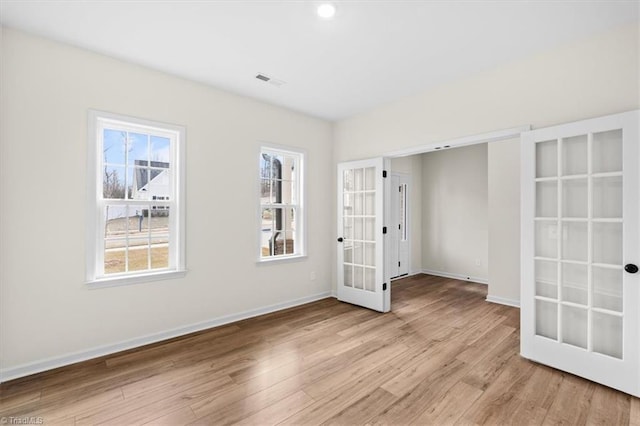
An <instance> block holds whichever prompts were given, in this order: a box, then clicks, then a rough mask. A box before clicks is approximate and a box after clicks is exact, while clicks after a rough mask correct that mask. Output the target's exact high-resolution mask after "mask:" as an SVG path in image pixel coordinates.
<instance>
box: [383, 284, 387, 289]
mask: <svg viewBox="0 0 640 426" xmlns="http://www.w3.org/2000/svg"><path fill="white" fill-rule="evenodd" d="M382 291H387V283H383V284H382Z"/></svg>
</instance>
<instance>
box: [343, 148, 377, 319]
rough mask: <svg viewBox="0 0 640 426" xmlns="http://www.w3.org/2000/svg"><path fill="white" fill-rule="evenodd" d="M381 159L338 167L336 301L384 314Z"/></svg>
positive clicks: (344, 164)
mask: <svg viewBox="0 0 640 426" xmlns="http://www.w3.org/2000/svg"><path fill="white" fill-rule="evenodd" d="M382 165H383V160H382V159H372V160H363V161H356V162H349V163H341V164H340V165H339V167H338V206H339V209H338V298H339V299H340V300H343V301H345V302H349V303H353V304H357V305H360V306H365V307H368V308H371V309H375V310H379V311H383V310H384V305H385V303H384V297H383V288H382V285H383V282H382V281H383V277H384V275H383V272H384V268H383V263H384V262H383V259H384V257H383V250H384V247H383V236H382V217H383V199H382V197H383V186H384V185H383V177H382Z"/></svg>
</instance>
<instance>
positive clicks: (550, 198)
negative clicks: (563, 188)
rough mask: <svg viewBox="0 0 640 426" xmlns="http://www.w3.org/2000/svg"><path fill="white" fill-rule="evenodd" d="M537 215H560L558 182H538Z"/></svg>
mask: <svg viewBox="0 0 640 426" xmlns="http://www.w3.org/2000/svg"><path fill="white" fill-rule="evenodd" d="M536 216H537V217H557V216H558V182H555V181H554V182H537V183H536Z"/></svg>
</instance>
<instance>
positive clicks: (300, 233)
mask: <svg viewBox="0 0 640 426" xmlns="http://www.w3.org/2000/svg"><path fill="white" fill-rule="evenodd" d="M265 150H266V151H272V152H278V153H282V154H284V155H296V156H298V157H299V158H300V164H299V169H300V170H299V172H298V178H299V180H300V183H299V190H298V199H299V200H300V201H299V202H298V216H299V219H300V222H299V224H298V225H297V226H298V229H297V230H296V238H297V240H298V243H297V244H298V245H297V247H299V248H300V252H299V253H295V254H291V255H279V256H270V257H263V256H262V235H261V232H260V230H261V228H262V203H261V202H260V176H259V170H260V164H261V163H260V162H261V158H262V151H265ZM256 157H257V159H258V163H257V167H256V170H257V171H258V175H257V177H256V179H255V182H256V200H258V207H257V215H256V229H258V230H259V232H257V238H256V246H257V250H256V252H257V254H258V259H257V261H256V263H258V264H262V265H267V264H274V263H284V262H291V261H298V260H303V259H306V258H307V208H306V193H307V185H306V169H307V152H306V150H304V149H302V148H296V147H290V146H283V145H277V144H272V143H261V144H260V145H259V147H258V153H257V155H256Z"/></svg>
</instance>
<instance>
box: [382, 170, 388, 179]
mask: <svg viewBox="0 0 640 426" xmlns="http://www.w3.org/2000/svg"><path fill="white" fill-rule="evenodd" d="M382 177H383V178H386V177H387V171H386V170H383V171H382Z"/></svg>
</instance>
